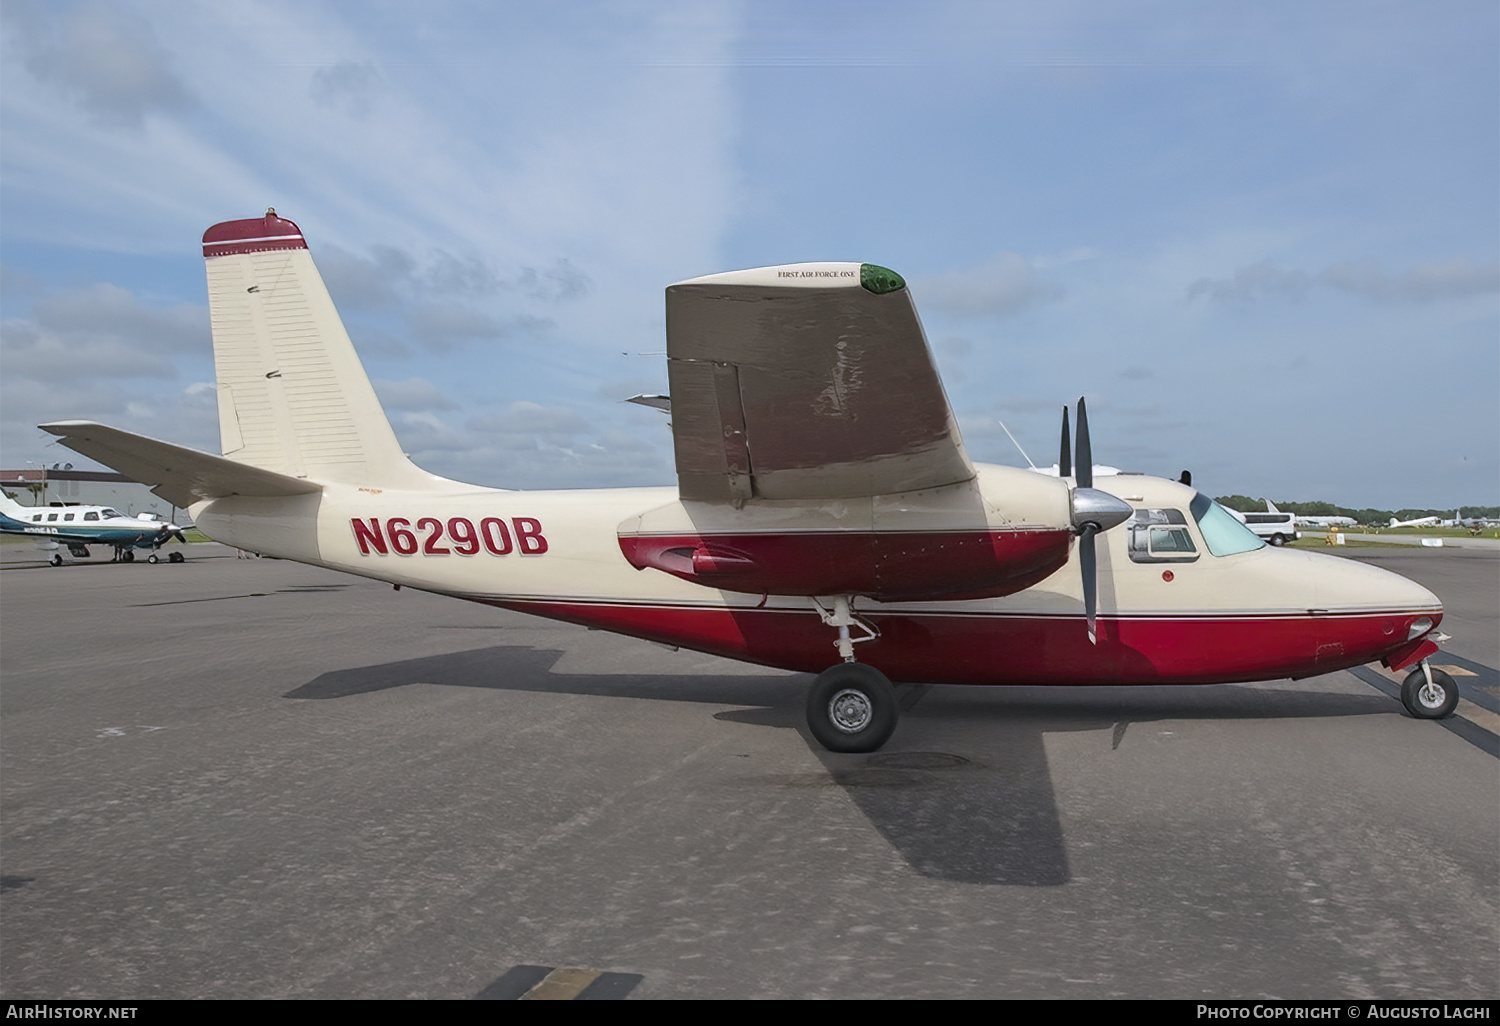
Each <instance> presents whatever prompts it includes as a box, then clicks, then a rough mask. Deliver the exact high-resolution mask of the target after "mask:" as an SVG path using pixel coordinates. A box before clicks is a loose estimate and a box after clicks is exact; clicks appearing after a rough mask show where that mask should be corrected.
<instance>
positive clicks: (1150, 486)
mask: <svg viewBox="0 0 1500 1026" xmlns="http://www.w3.org/2000/svg"><path fill="white" fill-rule="evenodd" d="M982 470H983V472H982V473H981V475H980V479H981V480H982V481H984V482H986V483H991V482H995V483H999V484H1001V485H1004V486H1007V487H1009V486H1013V485H1015V484H1016V480H1015V477H1016V475H1019V476H1020V477H1021V478H1033V479H1034V480H1035V481H1036V482H1038V483H1039V486H1038V487H1036V489H1035V491H1034V493H1033V496H1032V499H1030V500H1028V501H1036V502H1037V503H1038V504H1039V506H1038V511H1037V516H1038V517H1041V516H1044V515H1051V516H1054V517H1055V516H1056V512H1055V508H1054V509H1052V510H1050V511H1049V510H1048V509H1046V508H1044V507H1047V506H1049V505H1054V507H1055V502H1056V499H1055V497H1049V495H1048V490H1049V489H1048V486H1049V485H1050V486H1051V487H1052V488H1053V489H1056V488H1058V487H1060V486H1059V484H1058V482H1057V480H1056V479H1049V478H1046V477H1043V476H1040V475H1033V474H1030V473H1029V472H1026V471H1018V470H1013V469H1012V468H1004V467H985V468H982ZM1096 484H1102V485H1107V486H1108V490H1110V491H1112V492H1114V493H1115V494H1128V495H1131V496H1132V497H1134V496H1141V499H1142V501H1141V502H1140V505H1143V506H1151V507H1175V508H1178V509H1181V510H1183V512H1184V513H1186V512H1187V507H1188V503H1189V502H1190V501H1191V499H1192V496H1193V494H1194V493H1193V490H1192V489H1190V488H1186V487H1183V486H1181V485H1178V484H1176V483H1175V482H1171V481H1165V480H1161V479H1158V478H1148V477H1140V476H1135V475H1130V476H1121V477H1119V478H1106V479H1104V480H1102V481H1099V482H1096ZM940 491H943V490H940ZM1064 496H1065V492H1064ZM919 499H920V496H918V497H899V498H898V497H881V498H880V499H877V500H875V503H874V505H876V506H882V505H885V506H887V507H888V508H898V507H901V505H902V503H913V504H915V505H920V502H919V501H918V500H919ZM1014 501H1015V499H1014V494H1013V493H1011V494H1009V497H1008V496H1007V495H1000V496H995V495H990V494H986V495H985V496H984V502H985V506H986V507H987V508H990V509H992V510H993V509H1011V508H1013V507H1012V506H1011V503H1013V502H1014ZM1063 501H1064V503H1065V501H1066V500H1065V497H1064V500H1063ZM688 505H692V506H695V507H696V506H697V505H699V504H688ZM915 505H914V513H915V512H916V510H915ZM767 506H768V508H767V509H766V511H765V512H766V514H767V516H768V519H761V518H760V517H759V513H760V509H759V506H757V507H755V508H750V507H747V508H746V509H743V510H739V511H735V510H732V509H730V508H728V507H714V508H713V512H714V514H715V516H716V517H717V519H716V521H715V524H716V526H717V525H718V524H719V523H722V524H724V527H723V528H722V529H725V530H729V529H750V528H751V525H754V526H755V527H759V528H761V529H765V530H770V531H786V530H838V529H839V527H840V526H841V525H842V526H845V527H847V528H857V529H863V527H864V525H865V523H867V520H866V519H865V518H866V516H867V514H862V513H860V512H858V511H857V510H856V511H855V512H853V513H851V512H850V507H851V506H855V507H857V506H858V504H856V503H827V504H820V505H816V506H808V505H802V504H786V505H776V504H767ZM313 511H316V536H315V537H314V536H313V534H312V532H311V531H310V530H309V529H308V525H309V524H310V523H312V521H311V520H310V519H308V518H310V517H311V516H312V515H313ZM193 512H194V516H195V520H196V522H197V523H198V524H199V525H200V527H202V529H203V530H204V532H205V533H206V534H208V535H209V536H210V537H213V538H215V539H217V540H219V541H223V542H226V543H227V544H231V545H235V546H238V547H240V548H246V549H252V550H254V551H258V552H263V553H266V554H268V555H277V556H283V557H285V558H289V559H299V560H303V561H305V562H311V563H318V564H321V565H324V566H328V567H331V568H334V569H338V570H344V571H348V572H351V573H356V574H360V575H362V576H366V577H375V578H378V579H380V580H385V581H390V582H392V583H396V584H401V585H404V586H407V587H412V588H421V589H425V590H429V591H436V592H442V593H444V594H450V595H456V596H462V597H469V598H487V599H517V600H539V599H556V600H570V601H581V602H611V603H613V602H626V603H645V604H658V603H663V604H672V605H699V606H701V605H724V606H738V607H745V606H756V605H759V604H760V603H761V597H760V596H757V595H741V594H735V593H730V592H723V591H719V590H717V589H713V588H707V587H703V586H701V585H696V584H692V583H690V582H687V581H683V580H680V579H678V578H675V577H672V576H671V575H669V574H666V573H664V572H662V571H659V570H654V569H647V570H636V569H634V568H633V567H631V566H630V564H629V563H628V562H626V560H625V558H624V556H623V555H622V554H621V551H620V546H619V543H618V538H617V529H618V528H619V527H620V526H622V522H623V524H627V525H628V524H632V523H641V524H650V525H651V527H652V529H655V530H661V531H691V530H694V529H695V528H694V524H693V520H692V519H691V518H690V516H689V511H688V510H687V509H686V508H685V505H684V504H682V503H679V502H678V501H677V499H676V491H675V489H672V488H629V489H601V490H580V491H552V492H516V491H500V490H495V489H482V488H471V489H452V490H444V491H420V492H408V491H398V490H391V489H384V490H373V489H361V488H355V487H350V486H347V485H328V486H326V487H325V489H324V492H323V494H322V496H321V501H320V497H318V496H300V497H297V498H293V499H245V498H231V499H220V500H216V501H214V502H210V503H203V504H200V505H199V506H196V507H194V510H193ZM929 515H931V516H932V519H931V520H928V516H929ZM356 517H358V518H362V519H364V520H366V521H368V520H369V518H371V517H374V518H377V519H378V520H379V521H380V524H381V529H382V532H385V533H386V534H387V537H388V530H387V525H388V522H389V520H390V519H391V518H392V517H399V518H404V519H405V520H407V521H408V522H409V523H410V525H411V526H412V529H413V530H414V532H415V533H416V535H417V537H418V539H419V551H418V552H417V553H416V554H413V555H398V554H397V553H396V552H395V551H394V550H392V551H391V552H390V553H389V554H386V555H379V554H376V553H375V552H373V551H372V552H371V553H370V554H368V555H365V554H361V552H360V550H359V546H358V544H357V543H356V540H355V535H354V531H353V528H352V526H351V523H350V522H351V520H352V519H354V518H356ZM422 517H434V518H437V519H439V520H441V521H443V523H444V524H445V525H446V523H447V521H448V520H449V519H451V518H454V517H464V518H467V519H468V520H469V521H470V522H472V523H474V524H476V525H477V524H479V523H480V521H481V520H482V519H483V518H485V517H498V518H501V519H502V520H505V521H506V522H507V524H508V525H509V524H510V523H511V522H512V521H513V520H514V519H515V518H522V517H524V518H530V519H533V520H536V521H537V522H538V523H540V525H541V534H542V536H543V537H544V538H545V539H546V542H547V551H546V552H545V553H541V554H537V555H528V554H524V553H522V552H521V551H519V550H520V545H519V539H513V545H514V548H513V550H512V551H511V552H510V553H509V554H508V555H504V556H496V555H492V554H491V553H489V552H487V551H484V550H483V549H482V548H481V551H480V552H479V553H478V554H476V555H472V556H464V555H459V554H458V553H457V552H450V553H448V554H446V555H428V554H424V553H422V552H421V551H420V549H421V545H420V542H421V541H423V540H425V538H426V535H427V533H428V532H424V531H416V524H417V521H418V520H419V519H421V518H422ZM1187 519H1188V521H1189V529H1190V531H1192V533H1193V537H1194V542H1195V544H1197V546H1198V548H1199V553H1200V555H1199V558H1198V559H1197V561H1196V562H1192V563H1170V564H1163V563H1134V562H1132V561H1131V560H1130V557H1129V555H1128V553H1127V551H1126V538H1125V531H1124V530H1122V529H1116V530H1113V531H1110V532H1107V533H1106V534H1105V535H1103V536H1101V539H1100V544H1099V613H1100V615H1101V616H1106V617H1107V616H1112V615H1122V616H1164V617H1184V616H1187V617H1213V616H1236V615H1261V616H1264V615H1302V616H1305V615H1307V614H1308V613H1309V611H1310V610H1319V611H1326V612H1327V613H1328V614H1332V615H1336V614H1351V613H1361V612H1363V613H1368V612H1375V611H1384V610H1396V609H1400V610H1408V611H1419V610H1432V611H1437V610H1439V609H1441V604H1440V603H1439V602H1438V599H1437V597H1436V596H1435V595H1433V594H1432V593H1431V592H1430V591H1428V590H1427V589H1426V588H1423V587H1422V586H1421V585H1418V584H1415V583H1413V582H1411V581H1408V580H1406V579H1405V578H1403V577H1400V576H1397V575H1396V574H1392V573H1388V572H1386V571H1384V570H1380V569H1378V568H1374V567H1369V566H1365V565H1364V564H1361V563H1356V562H1353V561H1351V560H1347V559H1341V558H1339V557H1337V556H1324V555H1322V554H1319V553H1310V552H1300V551H1288V550H1285V549H1276V548H1271V547H1265V548H1261V549H1257V550H1254V551H1251V552H1244V553H1239V554H1236V555H1232V556H1222V557H1221V556H1214V555H1212V554H1211V553H1209V552H1208V550H1207V547H1206V546H1205V545H1204V543H1203V539H1202V536H1201V535H1200V534H1199V533H1198V530H1197V525H1196V524H1195V523H1193V522H1192V518H1191V516H1190V515H1189V516H1188V517H1187ZM922 520H927V522H928V523H931V524H932V525H933V528H932V529H942V527H941V526H939V525H942V524H943V522H944V520H943V515H942V511H941V509H939V510H938V511H937V512H936V513H935V514H933V512H932V511H930V510H929V511H928V512H927V513H921V514H918V521H919V522H920V521H922ZM1043 522H1045V521H1043ZM1052 522H1053V523H1056V522H1057V520H1056V519H1053V521H1052ZM903 523H905V522H904V521H903ZM697 529H702V525H701V524H700V525H699V526H698V528H697ZM440 544H441V545H444V546H447V547H449V548H450V549H451V548H452V547H453V542H452V540H451V539H449V538H446V537H445V538H444V539H443V540H442V541H441V542H440ZM1164 570H1170V571H1171V573H1172V577H1173V579H1172V580H1171V581H1170V582H1168V581H1165V580H1163V579H1162V573H1163V571H1164ZM766 606H767V607H768V608H773V609H796V610H809V609H810V603H809V601H808V599H806V598H803V597H799V596H784V597H772V598H771V599H769V600H768V601H767V602H766ZM858 606H859V608H863V609H865V610H866V611H875V610H890V611H895V610H911V611H920V612H924V613H929V614H930V613H947V614H957V615H964V614H1008V615H1051V616H1081V615H1082V610H1083V589H1082V583H1081V576H1080V572H1079V568H1078V558H1077V547H1076V546H1075V547H1074V552H1073V554H1072V556H1071V557H1070V559H1069V562H1068V564H1067V566H1065V567H1064V568H1063V569H1061V570H1059V571H1058V572H1057V573H1055V574H1053V575H1052V576H1051V577H1049V578H1048V579H1047V580H1045V581H1043V582H1042V583H1040V584H1038V585H1036V586H1034V587H1032V588H1029V589H1027V590H1025V591H1023V592H1020V593H1018V594H1016V595H1011V596H1007V597H1005V598H998V599H982V600H968V601H960V602H921V603H888V604H881V603H875V602H872V601H870V600H863V601H862V602H859V603H858Z"/></svg>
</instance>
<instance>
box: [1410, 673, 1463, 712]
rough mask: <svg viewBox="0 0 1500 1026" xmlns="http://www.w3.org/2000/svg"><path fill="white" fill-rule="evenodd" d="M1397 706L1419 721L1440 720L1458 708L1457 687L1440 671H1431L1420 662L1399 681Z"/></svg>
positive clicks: (1451, 679)
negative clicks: (1399, 695) (1398, 703)
mask: <svg viewBox="0 0 1500 1026" xmlns="http://www.w3.org/2000/svg"><path fill="white" fill-rule="evenodd" d="M1401 704H1402V705H1404V706H1406V711H1407V712H1409V713H1411V714H1412V716H1414V717H1416V718H1417V719H1419V720H1441V719H1446V718H1447V717H1449V716H1452V715H1453V710H1455V709H1457V708H1458V685H1457V684H1455V683H1453V678H1452V677H1450V676H1448V675H1447V674H1446V673H1444V672H1443V671H1442V670H1434V669H1433V668H1432V667H1430V666H1428V665H1427V660H1426V659H1423V660H1422V663H1421V665H1420V666H1418V667H1417V668H1416V669H1415V670H1413V671H1411V673H1409V674H1407V675H1406V680H1404V681H1402V682H1401Z"/></svg>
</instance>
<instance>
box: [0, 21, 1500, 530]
mask: <svg viewBox="0 0 1500 1026" xmlns="http://www.w3.org/2000/svg"><path fill="white" fill-rule="evenodd" d="M0 14H3V19H0V264H3V269H4V274H3V279H0V319H3V324H0V463H3V464H4V465H5V466H8V467H15V466H23V465H24V463H25V461H27V460H31V461H34V462H45V463H48V464H50V463H53V462H60V461H68V462H74V463H75V464H77V465H83V464H84V461H82V460H81V459H80V458H79V457H77V456H76V455H75V454H73V453H71V452H69V451H68V450H64V449H61V448H59V447H56V446H50V445H48V439H49V438H50V436H46V435H44V434H43V433H42V432H39V431H37V430H36V428H35V426H34V425H36V424H37V423H39V422H42V421H45V420H50V419H64V418H86V419H95V420H100V421H103V422H105V423H109V424H113V425H116V426H119V427H124V428H127V429H130V430H135V431H140V432H142V433H145V434H150V435H153V436H156V437H160V438H165V439H169V440H172V441H177V442H181V443H184V444H188V445H193V446H196V447H199V448H203V449H207V450H210V451H217V450H218V437H217V421H216V417H215V413H214V406H213V389H212V386H211V384H210V383H211V382H212V380H213V368H212V360H211V354H210V349H209V338H208V314H207V306H206V298H205V292H204V280H203V267H202V260H201V250H200V249H199V245H198V242H199V239H200V237H201V235H202V232H203V230H204V229H205V228H206V227H208V226H209V225H210V224H213V223H215V222H217V221H222V220H229V219H234V218H241V217H251V216H255V215H257V214H259V213H261V212H263V211H264V210H265V208H266V207H267V206H274V207H276V209H277V211H278V212H279V213H280V214H281V215H283V216H285V217H290V218H292V219H293V220H295V221H297V222H298V223H299V224H300V225H301V227H302V229H303V231H304V232H305V234H306V236H307V238H308V241H309V244H310V246H311V247H312V251H313V255H314V258H315V260H316V261H317V262H318V264H319V266H320V268H321V269H322V271H323V274H324V277H325V280H326V281H327V282H328V285H329V288H330V291H331V292H332V293H333V296H334V299H335V301H336V302H337V303H338V304H339V307H340V309H341V311H342V313H343V315H344V318H345V321H346V323H347V325H348V327H349V329H350V334H351V336H352V337H353V338H354V340H355V344H356V346H357V347H358V348H359V349H360V351H361V353H362V355H363V357H364V360H365V365H366V369H367V370H368V371H369V373H370V376H371V378H372V379H374V380H375V382H376V386H377V389H378V390H379V391H380V393H381V395H382V398H383V399H384V401H385V403H386V407H387V411H388V413H389V415H390V417H391V420H392V423H393V425H394V427H395V428H396V431H397V434H398V435H399V436H400V438H401V439H402V442H403V444H404V445H405V446H406V447H407V449H408V451H409V452H411V454H412V456H413V458H415V459H416V460H417V462H418V463H420V464H421V465H423V466H424V467H426V468H428V469H430V470H433V471H435V472H438V473H441V474H444V475H446V476H450V477H455V478H458V479H461V480H467V481H474V482H477V483H483V484H491V485H498V486H503V487H575V486H596V485H624V484H645V483H659V484H666V483H670V482H671V481H672V480H673V472H672V451H671V440H670V436H669V434H668V430H667V427H666V420H665V418H663V417H662V416H661V415H660V414H658V413H656V412H655V411H652V410H648V409H644V408H641V407H636V406H630V405H625V404H622V403H621V402H620V400H622V399H623V398H625V397H626V396H628V395H631V394H633V393H635V392H640V391H665V387H666V372H665V366H664V360H663V357H662V356H661V355H660V354H661V350H662V348H663V339H662V289H663V288H664V287H665V286H666V285H668V284H670V283H671V282H673V281H677V280H681V279H684V278H689V277H694V276H697V275H701V274H708V273H712V272H715V271H722V270H728V269H732V268H740V267H751V266H759V265H764V264H774V263H787V262H797V261H807V260H860V261H869V262H873V263H878V264H883V265H885V266H888V267H892V268H895V269H896V270H897V271H899V272H900V273H901V274H902V275H903V276H904V277H905V278H906V279H907V280H908V282H909V283H910V284H911V288H912V290H913V295H914V297H915V299H916V301H917V304H918V308H919V309H920V311H921V313H922V317H923V321H924V324H925V325H926V328H927V332H928V336H929V341H930V342H931V344H932V347H933V350H934V353H935V354H936V357H937V361H938V364H939V368H940V370H941V371H942V373H943V377H944V382H945V385H946V387H947V389H948V393H949V397H950V400H951V401H952V403H953V406H954V409H955V411H956V412H957V414H958V417H959V422H960V425H961V427H962V430H963V433H964V438H965V441H966V443H967V445H968V447H969V450H970V453H971V455H972V456H973V457H974V458H975V459H978V460H986V461H991V462H998V463H1012V464H1020V463H1023V462H1024V461H1023V460H1022V458H1021V456H1020V454H1019V453H1017V451H1016V449H1015V447H1014V446H1012V445H1011V443H1010V441H1009V440H1008V439H1007V438H1006V437H1005V434H1004V432H1003V431H1002V430H1001V428H1000V427H999V420H1003V421H1004V422H1005V423H1006V424H1007V425H1008V426H1009V427H1010V429H1011V431H1012V432H1013V433H1014V434H1015V435H1016V436H1017V438H1018V439H1019V440H1020V441H1021V443H1022V444H1023V445H1024V446H1026V448H1027V449H1028V450H1029V452H1030V454H1031V456H1032V458H1033V459H1034V460H1036V461H1037V462H1038V463H1050V462H1052V461H1053V460H1054V459H1055V458H1056V453H1055V450H1056V445H1057V442H1056V436H1057V430H1058V427H1057V422H1058V416H1059V411H1060V407H1061V405H1062V404H1063V403H1065V402H1071V401H1072V400H1074V399H1076V397H1077V396H1079V395H1085V394H1086V395H1087V396H1088V398H1089V404H1090V419H1091V423H1092V427H1093V434H1094V452H1095V455H1096V458H1097V459H1098V460H1099V461H1100V462H1103V463H1109V464H1112V465H1116V466H1119V467H1122V468H1125V469H1131V470H1141V471H1145V472H1148V473H1158V474H1163V475H1168V476H1176V474H1177V473H1178V471H1180V470H1182V469H1184V468H1188V469H1191V470H1192V471H1193V472H1194V475H1195V479H1196V482H1197V483H1198V484H1199V485H1200V486H1201V487H1203V488H1205V489H1206V490H1208V491H1209V492H1211V493H1213V494H1225V493H1242V494H1248V495H1269V496H1272V497H1274V498H1284V499H1293V500H1311V499H1327V500H1329V501H1333V502H1338V503H1341V504H1344V505H1351V506H1384V507H1391V508H1399V507H1405V506H1415V507H1443V506H1448V507H1452V506H1456V505H1458V504H1460V503H1472V504H1494V503H1497V502H1500V413H1497V407H1500V110H1497V106H1500V100H1497V97H1500V89H1497V84H1500V60H1497V56H1500V9H1497V7H1496V6H1495V4H1494V3H1492V2H1469V0H1439V2H1423V3H1380V2H1370V0H1365V2H1358V3H1343V2H1314V3H1290V2H1285V3H1282V2H1273V3H1264V4H1231V3H1204V2H1167V0H1163V2H1128V0H1127V2H1120V3H1103V2H1092V3H1066V2H1055V0H1053V2H1045V3H1024V2H1015V3H981V2H974V0H969V2H959V3H946V4H945V3H923V4H915V5H914V4H896V3H880V2H875V0H865V2H850V3H842V2H818V3H806V2H803V3H775V2H758V3H743V4H740V3H727V4H713V3H708V2H704V0H692V2H688V3H682V4H673V3H666V2H652V3H636V4H632V3H621V2H602V3H558V4H507V3H499V2H485V3H481V2H468V3H423V4H409V3H380V2H358V3H316V2H306V0H303V2H298V3H264V2H253V0H240V2H219V3H213V4H197V3H168V2H162V3H154V2H143V3H111V2H103V0H100V2H83V3H68V2H55V0H49V2H46V3H41V2H33V0H3V3H0Z"/></svg>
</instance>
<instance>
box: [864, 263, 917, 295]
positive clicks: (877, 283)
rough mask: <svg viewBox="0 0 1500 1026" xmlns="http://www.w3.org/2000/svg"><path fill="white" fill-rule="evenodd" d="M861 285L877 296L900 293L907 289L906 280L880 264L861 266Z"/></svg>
mask: <svg viewBox="0 0 1500 1026" xmlns="http://www.w3.org/2000/svg"><path fill="white" fill-rule="evenodd" d="M859 283H860V284H861V285H863V286H864V287H865V289H866V290H868V291H870V292H873V293H875V294H876V295H877V296H880V295H884V294H885V293H887V292H900V291H901V290H902V289H904V288H906V279H904V278H902V277H901V275H899V274H897V273H896V272H895V271H893V270H891V269H890V268H889V267H881V266H880V265H879V264H860V265H859Z"/></svg>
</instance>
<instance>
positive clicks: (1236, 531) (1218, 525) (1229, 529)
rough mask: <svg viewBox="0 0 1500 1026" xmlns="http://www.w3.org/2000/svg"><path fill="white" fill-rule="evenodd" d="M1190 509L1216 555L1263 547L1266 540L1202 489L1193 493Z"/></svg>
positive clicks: (1230, 554)
mask: <svg viewBox="0 0 1500 1026" xmlns="http://www.w3.org/2000/svg"><path fill="white" fill-rule="evenodd" d="M1188 509H1189V510H1191V511H1192V514H1193V519H1194V520H1196V521H1197V522H1198V530H1200V531H1202V532H1203V544H1205V545H1207V546H1208V551H1209V552H1212V553H1213V554H1214V555H1216V556H1232V555H1234V554H1235V553H1237V552H1249V551H1251V550H1252V549H1263V548H1265V547H1266V543H1265V542H1263V541H1261V540H1260V538H1259V537H1257V536H1256V534H1255V532H1254V531H1252V530H1250V528H1248V527H1246V526H1245V525H1244V524H1242V523H1240V522H1239V520H1237V519H1236V518H1235V516H1234V514H1233V513H1230V512H1229V511H1228V510H1227V509H1225V508H1224V507H1223V506H1220V505H1219V504H1218V503H1217V502H1215V501H1214V500H1212V499H1210V498H1209V497H1208V496H1206V495H1204V494H1203V493H1202V492H1199V493H1198V494H1197V495H1195V496H1193V501H1192V503H1191V504H1189V506H1188Z"/></svg>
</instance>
